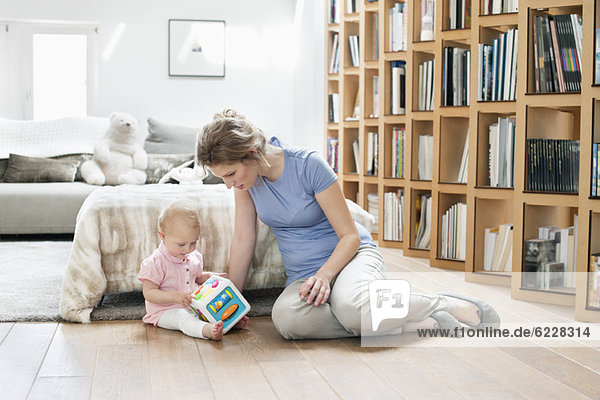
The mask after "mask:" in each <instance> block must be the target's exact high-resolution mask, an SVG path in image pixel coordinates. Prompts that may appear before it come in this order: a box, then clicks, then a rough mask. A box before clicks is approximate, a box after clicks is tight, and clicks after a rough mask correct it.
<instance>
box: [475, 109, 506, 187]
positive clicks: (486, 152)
mask: <svg viewBox="0 0 600 400" xmlns="http://www.w3.org/2000/svg"><path fill="white" fill-rule="evenodd" d="M498 118H515V113H505V114H499V113H490V112H479V113H478V114H477V148H476V150H477V153H476V159H477V166H476V172H475V173H476V178H475V185H476V186H477V187H479V188H483V187H487V188H493V189H499V188H507V187H506V186H490V137H489V128H490V126H491V125H492V124H494V123H496V124H497V123H498ZM507 137H508V135H507ZM505 149H506V146H505ZM512 154H513V156H512V157H511V158H512V168H513V171H514V165H515V162H514V142H513V153H512ZM504 170H505V171H506V170H507V169H506V168H505V169H504ZM513 186H514V185H513ZM513 186H509V187H508V188H512V187H513Z"/></svg>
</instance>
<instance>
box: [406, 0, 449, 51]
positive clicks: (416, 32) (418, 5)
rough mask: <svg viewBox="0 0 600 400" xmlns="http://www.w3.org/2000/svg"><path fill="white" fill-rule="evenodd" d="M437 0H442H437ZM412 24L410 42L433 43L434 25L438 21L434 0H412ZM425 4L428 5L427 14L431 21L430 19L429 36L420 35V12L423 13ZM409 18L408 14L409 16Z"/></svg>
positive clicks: (421, 19)
mask: <svg viewBox="0 0 600 400" xmlns="http://www.w3.org/2000/svg"><path fill="white" fill-rule="evenodd" d="M437 1H443V0H437ZM411 5H412V18H413V21H412V26H413V32H412V34H413V37H412V42H413V44H414V43H417V42H421V43H423V42H425V43H433V41H434V40H435V32H436V31H437V28H436V25H437V24H438V23H439V21H438V19H439V18H436V10H435V9H436V4H435V0H415V1H413V2H412V4H411ZM427 6H429V13H428V15H430V16H431V18H432V21H431V26H432V29H431V31H430V32H431V33H430V36H429V37H421V30H422V27H421V25H422V21H423V18H422V14H424V12H423V10H425V9H426V8H427ZM409 18H410V16H409Z"/></svg>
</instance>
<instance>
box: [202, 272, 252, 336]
mask: <svg viewBox="0 0 600 400" xmlns="http://www.w3.org/2000/svg"><path fill="white" fill-rule="evenodd" d="M192 296H193V297H194V298H193V300H192V304H190V307H191V308H192V310H194V312H195V313H196V314H197V315H198V317H199V318H201V319H202V320H204V321H207V322H211V323H215V322H217V321H223V333H227V331H229V330H230V329H231V328H232V327H233V326H234V325H235V324H236V323H237V322H238V321H239V320H240V319H242V317H243V316H244V315H246V314H247V313H248V311H250V304H248V302H247V301H246V299H244V297H243V296H242V294H241V293H240V292H239V291H238V290H237V288H236V287H235V285H234V284H233V283H232V282H231V281H230V280H229V279H227V278H223V277H222V276H218V275H213V276H211V277H210V278H209V279H208V280H207V281H206V282H204V283H203V284H202V285H201V286H200V287H199V288H198V289H197V290H196V291H195V292H194V293H193V294H192Z"/></svg>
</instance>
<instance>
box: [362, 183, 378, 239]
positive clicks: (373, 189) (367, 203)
mask: <svg viewBox="0 0 600 400" xmlns="http://www.w3.org/2000/svg"><path fill="white" fill-rule="evenodd" d="M362 201H363V204H364V207H363V208H364V209H365V210H367V212H368V213H369V214H371V215H372V216H373V217H374V218H375V223H374V224H373V233H375V234H379V233H380V232H381V229H380V221H381V218H380V215H379V214H380V211H379V210H380V209H381V207H380V203H381V202H380V201H379V188H378V185H377V182H374V183H365V185H364V192H363V199H362Z"/></svg>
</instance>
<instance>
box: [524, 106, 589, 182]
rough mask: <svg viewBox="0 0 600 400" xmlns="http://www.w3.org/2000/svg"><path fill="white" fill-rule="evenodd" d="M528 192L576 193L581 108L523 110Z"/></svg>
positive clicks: (525, 172) (533, 108) (529, 108)
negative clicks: (524, 114) (524, 113)
mask: <svg viewBox="0 0 600 400" xmlns="http://www.w3.org/2000/svg"><path fill="white" fill-rule="evenodd" d="M526 119H527V122H526V139H527V140H526V142H525V168H524V171H523V172H524V174H525V183H526V184H525V188H526V191H527V192H540V193H569V194H577V192H578V188H579V147H580V143H579V139H580V125H581V108H580V107H555V108H548V107H532V106H528V107H527V108H526Z"/></svg>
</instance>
